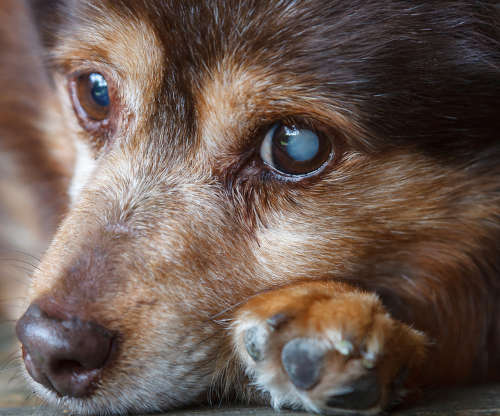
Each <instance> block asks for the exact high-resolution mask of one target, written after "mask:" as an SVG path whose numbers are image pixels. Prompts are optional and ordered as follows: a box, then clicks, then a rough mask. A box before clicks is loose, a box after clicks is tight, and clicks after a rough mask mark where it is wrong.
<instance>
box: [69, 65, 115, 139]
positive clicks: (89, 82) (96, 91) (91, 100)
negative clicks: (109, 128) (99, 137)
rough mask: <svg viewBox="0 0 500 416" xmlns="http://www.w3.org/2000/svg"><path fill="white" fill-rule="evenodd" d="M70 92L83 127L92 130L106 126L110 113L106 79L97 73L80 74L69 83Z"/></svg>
mask: <svg viewBox="0 0 500 416" xmlns="http://www.w3.org/2000/svg"><path fill="white" fill-rule="evenodd" d="M71 90H72V99H73V104H74V108H75V110H76V113H77V115H78V116H79V117H80V120H81V121H82V122H83V123H85V126H84V127H86V128H88V129H90V130H92V129H95V128H96V127H98V126H101V127H102V126H104V125H106V122H107V121H108V119H109V116H110V113H111V98H110V95H109V87H108V82H107V81H106V78H104V76H103V75H102V74H100V73H98V72H90V73H86V74H82V75H80V76H78V77H77V78H76V79H75V80H74V81H73V82H72V83H71ZM96 122H98V123H99V125H97V124H95V123H96ZM89 123H90V124H89Z"/></svg>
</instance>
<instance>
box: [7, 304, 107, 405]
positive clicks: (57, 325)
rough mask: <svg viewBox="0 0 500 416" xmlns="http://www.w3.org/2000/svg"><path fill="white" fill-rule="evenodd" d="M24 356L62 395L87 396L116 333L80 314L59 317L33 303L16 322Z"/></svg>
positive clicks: (37, 375)
mask: <svg viewBox="0 0 500 416" xmlns="http://www.w3.org/2000/svg"><path fill="white" fill-rule="evenodd" d="M16 332H17V336H18V338H19V340H20V341H21V343H22V346H23V359H24V363H25V365H26V369H27V370H28V373H29V374H30V375H31V377H33V379H34V380H35V381H37V382H38V383H40V384H42V385H44V386H45V387H47V388H49V389H51V390H54V391H55V392H57V393H59V394H60V395H61V396H70V397H84V396H88V395H89V394H90V393H91V392H92V390H93V387H94V386H95V384H96V382H97V381H98V380H99V379H100V377H101V372H102V369H103V367H104V366H105V364H106V362H107V361H108V357H109V355H110V352H111V346H112V342H113V335H112V333H111V332H110V331H108V330H107V329H106V328H104V327H102V326H100V325H97V324H95V323H92V322H84V321H81V320H80V319H78V318H72V319H70V320H58V319H55V318H51V317H49V316H47V314H46V313H45V312H43V311H42V310H41V309H40V307H39V306H37V305H36V304H32V305H31V306H30V307H29V308H28V310H27V311H26V313H25V314H24V315H23V316H22V318H21V319H20V320H19V321H18V322H17V325H16Z"/></svg>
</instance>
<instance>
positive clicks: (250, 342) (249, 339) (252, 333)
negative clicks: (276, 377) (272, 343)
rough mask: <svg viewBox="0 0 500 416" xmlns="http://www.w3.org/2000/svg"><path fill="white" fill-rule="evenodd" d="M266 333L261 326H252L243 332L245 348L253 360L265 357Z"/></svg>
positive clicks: (260, 359)
mask: <svg viewBox="0 0 500 416" xmlns="http://www.w3.org/2000/svg"><path fill="white" fill-rule="evenodd" d="M267 339H268V333H267V331H266V329H265V328H264V327H262V326H253V327H251V328H250V329H248V330H247V331H246V332H245V338H244V341H245V348H246V350H247V352H248V355H250V357H252V358H253V359H254V361H262V360H263V359H264V358H265V350H266V346H267Z"/></svg>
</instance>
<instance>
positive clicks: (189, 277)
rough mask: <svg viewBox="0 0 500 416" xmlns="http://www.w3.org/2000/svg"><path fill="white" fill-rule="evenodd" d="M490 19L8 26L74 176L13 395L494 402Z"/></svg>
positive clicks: (355, 10)
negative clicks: (42, 73) (490, 385)
mask: <svg viewBox="0 0 500 416" xmlns="http://www.w3.org/2000/svg"><path fill="white" fill-rule="evenodd" d="M495 3H496V2H493V1H472V0H450V1H443V2H439V4H437V3H436V2H434V1H428V0H417V1H409V0H408V1H381V0H353V1H348V2H347V1H340V0H331V1H325V0H300V1H292V0H275V1H274V0H273V1H269V2H257V1H255V0H245V1H243V0H204V1H199V0H184V1H175V0H119V1H111V0H99V1H97V0H82V1H74V0H47V1H31V2H29V7H30V8H31V12H32V14H33V22H34V26H36V28H37V33H39V39H40V50H41V51H42V52H41V56H42V57H43V62H44V65H45V68H47V73H48V74H49V77H48V81H47V83H46V85H47V88H44V89H42V90H41V93H39V94H38V95H37V98H38V102H40V103H47V102H48V103H50V107H51V108H54V109H55V110H54V111H52V113H51V114H52V117H51V118H50V121H48V122H47V123H45V124H44V128H45V130H43V129H41V130H43V131H41V132H40V134H39V137H38V140H39V141H40V143H45V144H44V146H45V148H48V149H52V148H53V146H54V145H52V144H49V145H46V143H50V142H49V140H56V139H57V140H56V141H57V143H58V145H57V146H59V149H60V150H61V155H62V156H61V155H55V154H51V158H54V159H55V160H59V162H58V163H59V164H60V166H63V167H64V166H70V168H64V169H63V168H61V169H60V175H61V178H62V179H61V182H60V183H61V184H63V185H64V184H67V187H66V188H65V189H66V191H65V193H64V192H63V196H64V195H67V197H68V202H67V205H66V206H65V208H62V211H64V210H66V212H65V214H64V218H63V219H62V221H61V223H60V224H59V226H58V230H57V232H56V234H55V236H54V238H53V240H52V242H51V244H50V246H49V248H48V250H47V251H46V253H45V254H44V256H43V258H42V261H41V263H40V265H39V266H38V267H37V268H36V270H35V271H34V274H33V278H32V282H31V285H30V291H29V294H28V295H27V298H26V311H25V312H24V314H23V315H22V317H21V318H20V319H19V321H18V322H17V326H16V331H17V335H18V338H19V340H20V342H21V344H22V348H21V350H22V359H23V361H24V367H25V374H26V377H27V379H28V381H29V383H30V385H31V387H32V388H33V390H34V391H36V393H37V394H38V395H39V396H40V397H42V398H43V399H44V400H46V401H47V402H48V403H51V404H54V405H59V406H62V407H65V408H67V409H70V410H71V411H74V412H78V413H82V414H90V413H95V414H107V413H128V412H146V411H165V410H168V409H172V408H176V407H180V406H185V405H192V404H199V403H209V402H213V401H214V400H230V401H246V402H248V403H252V404H268V405H271V406H273V407H275V408H280V407H287V408H294V409H304V410H307V411H312V412H318V413H324V414H353V413H356V414H364V415H372V414H377V413H379V412H382V411H384V410H385V409H388V408H390V407H391V406H392V405H393V404H394V403H398V402H401V401H403V402H404V403H411V400H412V399H413V398H414V397H416V396H417V395H418V392H419V391H421V390H422V389H424V388H425V387H426V386H437V385H450V384H458V383H477V382H487V381H495V380H497V381H498V380H500V356H499V353H498V351H500V324H499V322H500V321H499V320H498V319H497V318H498V316H500V306H499V305H500V302H499V301H500V278H499V272H500V256H499V241H500V142H499V140H498V134H499V131H500V118H499V117H498V108H500V82H499V81H500V23H499V22H500V10H499V7H498V6H497V5H496V4H495ZM35 49H36V48H35ZM44 105H45V106H46V107H48V106H49V104H44ZM50 132H56V133H53V134H52V133H50ZM33 143H35V142H33ZM36 150H37V146H36V145H35V144H33V145H31V146H22V148H21V151H22V152H25V154H26V155H30V154H32V153H33V152H35V151H36ZM73 152H74V154H75V156H74V162H71V161H72V156H71V155H72V154H73ZM47 157H48V156H47ZM42 159H43V160H44V161H45V160H47V159H46V158H45V156H44V157H43V158H42ZM40 163H41V162H40ZM44 163H45V166H46V165H47V163H46V162H44ZM54 163H55V162H54ZM48 165H49V166H53V165H52V163H49V164H48ZM68 171H69V173H68ZM55 177H57V175H55ZM68 178H69V179H68ZM44 198H45V199H46V200H49V201H50V200H51V198H50V195H45V196H44ZM62 198H63V197H62Z"/></svg>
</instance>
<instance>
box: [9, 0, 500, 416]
mask: <svg viewBox="0 0 500 416" xmlns="http://www.w3.org/2000/svg"><path fill="white" fill-rule="evenodd" d="M0 1H1V0H0ZM12 335H13V328H12V325H8V324H3V325H2V324H0V416H21V415H33V416H57V415H61V416H68V414H69V412H68V411H64V410H61V411H56V410H54V409H52V408H45V407H43V406H41V404H40V402H39V401H38V400H37V399H35V398H33V397H31V398H30V397H29V396H30V394H29V391H28V390H26V387H25V384H24V382H23V380H22V377H20V376H19V369H18V365H19V363H18V361H16V360H15V357H16V349H17V347H16V345H15V344H13V342H12ZM297 414H299V413H298V412H291V411H286V410H282V411H281V412H279V413H276V412H273V411H272V410H271V409H268V408H250V407H231V408H211V409H185V410H181V411H180V410H178V411H172V412H169V413H168V416H246V415H249V416H290V415H297ZM392 415H394V416H396V415H397V416H450V415H456V416H469V415H470V416H500V384H499V385H488V386H481V387H474V388H468V389H455V390H444V391H433V392H430V393H428V394H427V395H426V396H425V397H424V399H422V400H421V402H420V403H419V404H417V405H416V406H413V407H412V408H409V409H404V410H396V411H393V412H391V416H392Z"/></svg>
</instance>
